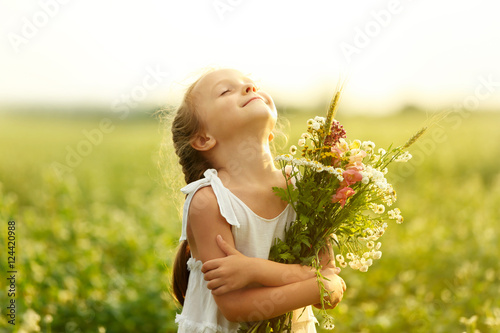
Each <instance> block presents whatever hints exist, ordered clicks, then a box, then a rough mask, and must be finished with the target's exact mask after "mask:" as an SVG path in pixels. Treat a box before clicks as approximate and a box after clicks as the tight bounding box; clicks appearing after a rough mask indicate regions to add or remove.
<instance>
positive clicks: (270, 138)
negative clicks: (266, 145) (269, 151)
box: [269, 132, 274, 142]
mask: <svg viewBox="0 0 500 333" xmlns="http://www.w3.org/2000/svg"><path fill="white" fill-rule="evenodd" d="M273 139H274V134H273V132H271V133H270V134H269V142H271V141H273Z"/></svg>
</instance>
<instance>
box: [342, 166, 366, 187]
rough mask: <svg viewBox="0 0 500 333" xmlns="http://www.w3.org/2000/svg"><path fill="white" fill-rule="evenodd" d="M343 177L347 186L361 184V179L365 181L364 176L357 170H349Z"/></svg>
mask: <svg viewBox="0 0 500 333" xmlns="http://www.w3.org/2000/svg"><path fill="white" fill-rule="evenodd" d="M342 176H343V177H344V183H345V184H346V185H347V186H350V185H352V184H354V183H357V182H360V181H361V179H363V176H362V175H361V174H360V173H359V172H358V170H357V169H356V168H348V169H347V170H346V171H344V172H343V173H342Z"/></svg>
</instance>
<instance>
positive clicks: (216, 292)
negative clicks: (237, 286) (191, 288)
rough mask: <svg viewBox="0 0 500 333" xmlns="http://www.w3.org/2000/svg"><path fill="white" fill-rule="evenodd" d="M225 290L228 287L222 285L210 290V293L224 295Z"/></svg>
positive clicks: (226, 290) (227, 290)
mask: <svg viewBox="0 0 500 333" xmlns="http://www.w3.org/2000/svg"><path fill="white" fill-rule="evenodd" d="M227 292H229V289H228V287H226V286H222V287H219V288H217V289H214V290H212V295H214V296H220V295H224V294H225V293H227Z"/></svg>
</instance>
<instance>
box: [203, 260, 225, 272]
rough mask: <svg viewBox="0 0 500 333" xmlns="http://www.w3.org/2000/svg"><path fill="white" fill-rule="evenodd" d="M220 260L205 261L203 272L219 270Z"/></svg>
mask: <svg viewBox="0 0 500 333" xmlns="http://www.w3.org/2000/svg"><path fill="white" fill-rule="evenodd" d="M219 261H220V260H219V259H212V260H208V261H205V263H204V264H203V265H202V266H201V272H202V273H206V272H208V271H211V270H213V269H217V268H219V266H220V262H219Z"/></svg>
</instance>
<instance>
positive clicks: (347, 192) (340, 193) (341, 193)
mask: <svg viewBox="0 0 500 333" xmlns="http://www.w3.org/2000/svg"><path fill="white" fill-rule="evenodd" d="M354 193H356V192H355V191H354V190H353V189H352V188H350V187H343V188H341V189H339V190H337V193H336V194H335V195H334V196H332V202H340V205H341V206H342V208H344V205H345V202H346V200H347V198H349V197H350V196H352V195H353V194H354Z"/></svg>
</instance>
